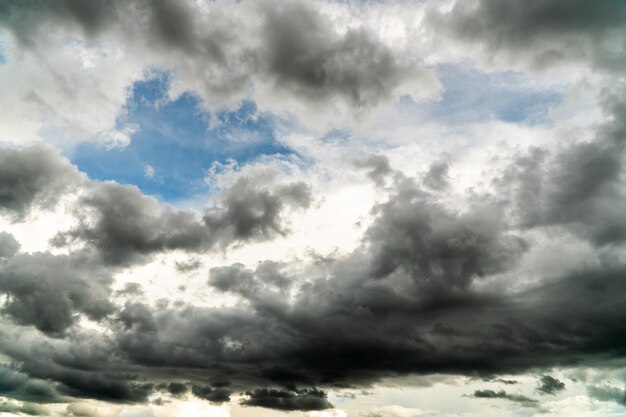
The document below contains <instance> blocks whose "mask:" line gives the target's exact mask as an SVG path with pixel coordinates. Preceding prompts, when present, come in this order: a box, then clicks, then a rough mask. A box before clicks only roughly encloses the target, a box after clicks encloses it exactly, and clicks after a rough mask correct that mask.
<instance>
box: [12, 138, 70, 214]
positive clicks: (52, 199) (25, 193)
mask: <svg viewBox="0 0 626 417" xmlns="http://www.w3.org/2000/svg"><path fill="white" fill-rule="evenodd" d="M80 178H81V177H80V175H79V173H78V171H77V170H76V168H74V167H73V166H72V165H70V164H69V162H68V161H67V160H66V159H65V158H63V157H61V156H60V155H59V154H58V153H57V152H56V151H54V150H52V149H50V148H48V147H46V146H43V145H36V146H31V147H27V148H24V149H12V148H6V147H3V148H0V213H4V214H8V215H9V216H10V217H11V218H12V219H13V220H20V219H23V217H24V216H25V215H26V214H28V212H29V211H30V209H31V208H36V207H40V208H48V209H49V208H51V207H52V206H54V204H56V202H57V201H58V200H59V198H60V196H61V194H62V193H63V192H64V191H66V190H67V188H68V187H70V186H72V185H77V183H78V182H79V180H80Z"/></svg>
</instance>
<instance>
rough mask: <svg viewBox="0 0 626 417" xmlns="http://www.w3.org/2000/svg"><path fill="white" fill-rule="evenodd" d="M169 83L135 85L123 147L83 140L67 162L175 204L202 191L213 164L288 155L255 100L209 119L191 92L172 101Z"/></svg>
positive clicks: (124, 119) (160, 78) (161, 79)
mask: <svg viewBox="0 0 626 417" xmlns="http://www.w3.org/2000/svg"><path fill="white" fill-rule="evenodd" d="M169 82H170V77H169V75H168V74H165V73H156V74H152V75H151V76H150V77H148V78H147V79H145V80H142V81H138V82H136V83H135V84H134V85H133V87H132V91H131V94H130V96H129V100H128V102H127V104H126V109H125V111H124V115H123V116H120V118H119V119H118V126H119V127H121V126H124V125H128V124H133V125H136V127H137V131H136V133H134V134H133V136H132V140H131V143H130V144H129V145H128V146H126V147H118V148H113V149H107V148H105V147H104V146H102V145H99V144H95V143H85V144H82V145H80V146H79V147H78V148H77V149H75V150H74V152H73V153H72V155H71V159H72V162H73V163H75V164H76V165H77V166H78V167H79V169H80V170H81V171H83V172H86V173H87V174H88V175H89V176H90V177H91V178H94V179H98V180H115V181H118V182H120V183H127V184H134V185H136V186H138V187H139V188H140V189H141V190H142V191H143V192H145V193H147V194H150V195H154V196H156V197H158V198H159V199H161V200H164V201H176V200H182V199H186V198H189V197H191V196H193V195H195V194H197V193H199V192H205V191H206V190H207V187H206V185H205V183H204V177H205V171H206V170H207V169H208V168H209V167H210V166H211V164H212V163H213V162H215V161H219V162H222V163H223V162H225V161H227V160H228V159H234V160H236V161H237V162H238V163H240V164H245V163H246V162H249V161H252V160H254V159H256V158H259V157H262V156H267V155H289V154H291V153H292V151H290V150H289V149H288V148H286V147H285V146H283V145H282V144H281V143H279V142H278V141H277V140H276V131H277V123H278V121H277V120H276V119H275V118H274V117H273V116H272V115H271V114H269V113H263V112H259V111H258V110H257V107H256V104H255V103H254V102H253V101H243V102H242V103H241V105H240V106H239V108H237V109H235V110H232V111H221V112H217V113H215V114H210V113H208V112H207V111H205V110H203V108H202V105H201V102H200V100H199V99H198V98H197V97H196V96H195V95H192V94H189V93H184V94H182V95H181V96H179V97H178V98H177V99H175V100H173V101H172V100H169V99H168V96H167V92H168V89H169ZM211 120H213V121H211ZM146 166H150V167H152V168H153V169H154V176H153V177H152V178H150V177H148V176H146V175H145V169H146Z"/></svg>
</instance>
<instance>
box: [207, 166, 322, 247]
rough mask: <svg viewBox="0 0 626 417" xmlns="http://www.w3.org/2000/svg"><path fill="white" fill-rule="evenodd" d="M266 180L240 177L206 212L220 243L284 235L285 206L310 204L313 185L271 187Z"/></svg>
mask: <svg viewBox="0 0 626 417" xmlns="http://www.w3.org/2000/svg"><path fill="white" fill-rule="evenodd" d="M264 181H265V179H263V176H260V177H258V178H255V177H252V176H244V177H241V178H238V179H237V180H236V181H235V183H234V184H233V185H232V186H231V187H230V188H229V189H228V190H227V191H226V193H225V194H224V195H223V196H222V198H221V200H220V202H221V204H220V205H219V206H218V207H215V208H213V209H211V210H209V211H208V212H207V213H206V214H205V216H204V218H203V221H204V223H205V224H206V225H207V227H208V228H209V229H210V230H211V232H212V233H214V234H215V235H216V237H215V239H216V240H217V241H218V242H219V243H220V244H221V245H228V244H230V243H232V242H234V241H237V240H250V239H258V238H270V237H272V236H274V235H284V234H285V233H286V232H287V230H286V228H285V226H283V219H282V212H283V209H284V208H286V207H289V206H291V207H300V208H307V207H309V204H310V203H311V200H312V196H311V189H310V187H309V186H308V185H306V184H305V183H303V182H294V183H290V184H285V185H282V184H278V185H274V186H271V187H268V186H267V185H266V184H264Z"/></svg>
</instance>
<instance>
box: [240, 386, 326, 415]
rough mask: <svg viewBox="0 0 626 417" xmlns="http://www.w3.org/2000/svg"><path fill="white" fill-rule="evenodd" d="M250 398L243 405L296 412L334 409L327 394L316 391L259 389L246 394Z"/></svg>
mask: <svg viewBox="0 0 626 417" xmlns="http://www.w3.org/2000/svg"><path fill="white" fill-rule="evenodd" d="M246 395H248V397H249V398H247V399H244V400H243V401H242V402H241V404H243V405H247V406H256V407H264V408H273V409H275V410H285V411H295V410H303V411H308V410H324V409H327V408H333V405H332V404H331V403H329V402H328V400H327V399H326V393H324V392H323V391H319V390H316V389H308V390H307V389H304V390H300V391H282V390H275V389H257V390H254V391H252V392H246Z"/></svg>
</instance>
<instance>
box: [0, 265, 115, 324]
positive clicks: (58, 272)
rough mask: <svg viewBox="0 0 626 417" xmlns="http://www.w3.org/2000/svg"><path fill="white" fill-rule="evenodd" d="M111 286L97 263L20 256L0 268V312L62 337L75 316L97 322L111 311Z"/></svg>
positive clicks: (107, 277) (107, 276) (19, 321)
mask: <svg viewBox="0 0 626 417" xmlns="http://www.w3.org/2000/svg"><path fill="white" fill-rule="evenodd" d="M111 282H112V279H111V277H110V276H109V275H108V274H107V273H106V272H105V271H103V270H101V269H100V268H99V267H98V266H97V264H94V263H93V262H92V261H90V260H89V259H82V258H81V257H76V256H65V255H58V256H54V255H51V254H48V253H35V254H23V255H16V256H15V257H13V258H11V259H9V260H8V261H7V262H6V263H3V264H2V265H0V292H2V293H4V294H7V295H8V296H9V298H8V301H7V303H6V305H5V306H4V309H3V311H4V313H6V314H8V315H9V316H10V317H12V318H13V319H14V320H15V321H16V322H18V323H20V324H25V325H33V326H35V327H36V328H38V329H39V330H41V331H43V332H46V333H48V334H51V335H62V334H63V332H64V331H65V330H67V328H69V327H70V326H71V325H72V324H73V323H74V322H75V320H76V318H77V317H78V314H79V313H83V314H85V315H86V316H87V317H89V318H91V319H93V320H101V319H103V318H104V317H106V316H107V315H108V314H110V313H111V312H113V310H114V307H113V304H112V303H111V302H110V301H109V296H110V285H111Z"/></svg>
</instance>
